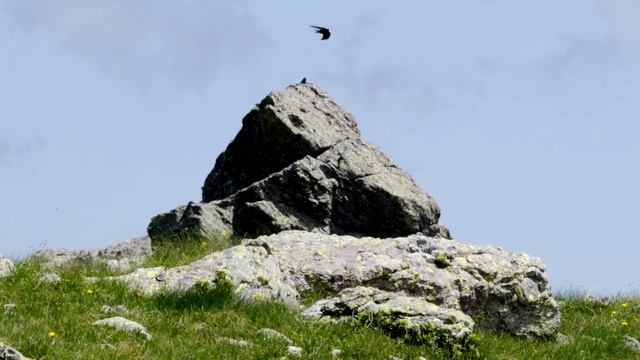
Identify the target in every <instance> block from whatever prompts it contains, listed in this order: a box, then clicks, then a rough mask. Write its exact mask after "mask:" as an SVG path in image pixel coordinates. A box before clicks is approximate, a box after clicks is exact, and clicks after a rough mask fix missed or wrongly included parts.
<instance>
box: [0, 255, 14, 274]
mask: <svg viewBox="0 0 640 360" xmlns="http://www.w3.org/2000/svg"><path fill="white" fill-rule="evenodd" d="M15 268H16V267H15V266H14V265H13V261H11V260H9V258H7V257H5V256H4V255H2V253H0V278H3V277H5V276H9V274H11V273H12V272H13V270H15Z"/></svg>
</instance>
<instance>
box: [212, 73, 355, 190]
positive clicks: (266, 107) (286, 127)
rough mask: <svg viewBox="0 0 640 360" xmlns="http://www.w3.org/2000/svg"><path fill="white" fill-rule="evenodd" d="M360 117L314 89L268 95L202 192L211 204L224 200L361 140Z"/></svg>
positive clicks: (299, 87) (247, 119) (222, 156)
mask: <svg viewBox="0 0 640 360" xmlns="http://www.w3.org/2000/svg"><path fill="white" fill-rule="evenodd" d="M359 138H360V130H359V129H358V125H357V123H356V121H355V119H354V117H353V116H352V115H351V114H349V113H348V112H346V111H345V110H343V109H342V108H341V107H340V106H339V105H338V104H337V103H336V102H335V101H333V99H331V98H330V97H329V95H327V94H326V93H325V92H324V91H322V90H321V89H320V88H318V87H317V86H315V85H312V84H298V85H290V86H288V87H287V88H286V89H284V90H280V91H274V92H271V93H270V94H269V95H267V96H266V97H265V98H264V99H263V100H262V101H261V102H260V103H259V104H258V105H256V106H255V107H254V108H253V109H252V110H251V111H250V112H249V113H248V114H247V115H246V116H245V117H244V119H243V120H242V129H241V130H240V132H239V133H238V134H237V135H236V137H235V139H234V140H233V141H232V142H231V143H230V144H229V146H228V147H227V149H226V150H225V151H224V152H223V153H222V154H220V156H218V159H217V160H216V164H215V167H214V168H213V170H212V171H211V173H210V174H209V176H207V179H206V181H205V183H204V186H203V187H202V200H203V201H205V202H208V201H213V200H218V199H222V198H224V197H226V196H229V195H231V194H233V193H234V192H236V191H237V190H239V189H241V188H243V187H245V186H248V185H250V184H252V183H253V182H255V181H258V180H260V179H262V178H265V177H267V176H268V175H269V174H271V173H274V172H276V171H279V170H282V169H283V168H285V167H286V166H288V165H290V164H292V163H293V162H295V161H297V160H300V159H302V158H303V157H305V156H308V155H309V156H316V155H318V154H319V153H321V152H323V151H325V150H326V149H328V148H330V147H332V146H334V145H335V144H337V143H338V142H340V141H343V140H346V139H359Z"/></svg>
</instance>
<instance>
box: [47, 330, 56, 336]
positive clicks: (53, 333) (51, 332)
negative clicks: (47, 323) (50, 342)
mask: <svg viewBox="0 0 640 360" xmlns="http://www.w3.org/2000/svg"><path fill="white" fill-rule="evenodd" d="M48 335H49V337H54V336H56V332H55V331H49V334H48Z"/></svg>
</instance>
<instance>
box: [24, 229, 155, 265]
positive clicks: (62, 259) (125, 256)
mask: <svg viewBox="0 0 640 360" xmlns="http://www.w3.org/2000/svg"><path fill="white" fill-rule="evenodd" d="M150 254H151V239H150V238H149V237H148V236H143V237H139V238H135V239H133V240H129V241H124V242H121V243H117V244H114V245H110V246H107V247H106V248H104V249H98V250H40V251H38V252H36V253H35V254H34V257H35V258H36V259H38V260H40V261H42V263H43V264H44V266H45V267H48V268H55V267H59V266H64V265H67V264H72V263H96V262H98V263H105V264H107V266H108V267H109V268H110V269H113V270H128V268H129V266H130V265H132V264H136V263H140V262H142V260H144V259H145V258H146V257H147V256H149V255H150Z"/></svg>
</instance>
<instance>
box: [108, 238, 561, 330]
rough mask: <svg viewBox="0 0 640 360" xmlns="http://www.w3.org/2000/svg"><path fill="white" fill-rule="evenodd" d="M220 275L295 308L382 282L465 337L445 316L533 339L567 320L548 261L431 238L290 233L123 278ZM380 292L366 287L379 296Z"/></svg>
mask: <svg viewBox="0 0 640 360" xmlns="http://www.w3.org/2000/svg"><path fill="white" fill-rule="evenodd" d="M221 274H222V275H224V277H226V278H227V279H228V280H229V281H231V282H232V283H233V284H235V285H236V286H237V292H238V295H239V296H241V297H243V298H247V299H252V300H259V299H280V300H282V301H283V302H285V303H287V304H291V305H295V306H298V305H299V304H300V301H301V300H302V299H303V298H304V297H305V296H307V295H308V294H311V293H314V292H315V291H317V290H323V291H327V292H329V293H332V294H338V293H339V292H340V291H343V290H345V289H351V288H358V287H359V286H366V287H367V289H369V288H374V289H377V290H381V291H384V292H385V293H382V294H383V295H381V296H383V297H385V296H386V297H388V299H387V300H385V301H387V303H392V302H394V301H395V302H402V303H406V304H411V306H413V309H414V310H412V311H413V312H410V311H409V312H406V313H405V314H404V315H403V316H409V315H411V316H413V317H415V318H420V319H427V318H429V317H433V318H436V319H440V320H442V322H443V323H445V324H446V325H447V326H442V327H441V329H442V330H443V331H448V332H450V333H452V335H453V334H465V332H464V331H462V330H460V329H465V328H467V327H469V324H468V320H467V318H466V317H462V316H460V318H461V319H464V320H461V322H460V323H458V324H453V323H451V322H450V319H453V318H455V317H448V318H447V319H449V320H446V321H445V320H444V319H443V318H442V317H439V316H440V315H438V314H452V312H450V311H449V310H455V311H460V312H462V313H464V314H466V315H468V316H469V317H470V318H472V319H473V320H474V321H475V323H476V325H477V326H480V327H484V328H489V329H495V330H502V331H506V332H508V333H511V334H515V335H523V336H531V337H548V336H552V335H554V334H555V332H556V331H557V329H558V326H559V323H560V312H559V309H558V305H557V304H556V302H555V300H554V299H553V298H552V297H551V292H550V289H549V286H548V282H547V278H546V274H545V267H544V265H543V264H542V262H541V261H540V259H538V258H532V257H529V256H527V255H526V254H517V253H510V252H507V251H504V250H502V249H500V248H495V247H490V246H471V245H468V244H466V243H462V242H458V241H454V240H446V239H435V238H431V237H427V236H424V235H411V236H408V237H397V238H385V239H381V238H372V237H361V238H357V237H353V236H338V235H326V234H321V233H311V232H305V231H285V232H281V233H279V234H276V235H270V236H261V237H259V238H257V239H250V240H246V241H244V242H243V244H242V245H238V246H235V247H232V248H229V249H226V250H224V251H220V252H216V253H213V254H210V255H208V256H205V257H204V258H202V259H200V260H198V261H195V262H193V263H191V264H189V265H185V266H179V267H176V268H171V269H165V268H163V267H157V268H149V269H138V270H137V271H135V272H133V273H130V274H127V275H123V276H120V277H116V279H119V280H122V281H124V282H125V283H126V284H128V286H129V287H130V288H132V289H134V290H136V291H138V292H140V293H141V294H144V295H152V294H156V293H158V292H159V291H162V290H169V291H185V290H188V289H190V288H192V287H193V286H194V285H196V284H197V283H200V282H204V283H209V284H216V283H217V281H219V279H220V275H221ZM377 290H367V291H371V292H373V294H374V295H376V296H377V295H378V292H377ZM387 293H398V294H396V295H394V296H391V295H388V294H387ZM343 295H344V293H342V295H339V296H343ZM397 296H401V298H398V297H397ZM411 297H415V300H412V299H410V298H411ZM394 299H395V300H394ZM399 299H401V300H399ZM340 301H343V299H340ZM358 301H360V300H358ZM334 303H335V301H334ZM431 304H432V305H433V306H435V308H434V307H432V306H431ZM349 306H350V307H351V308H352V309H354V311H360V310H362V309H365V310H366V311H371V307H367V306H365V307H362V306H359V305H353V304H352V305H349ZM381 306H382V305H381ZM385 306H386V305H385ZM438 308H442V309H438ZM415 309H422V310H419V311H418V310H415ZM425 309H426V310H425ZM396 314H397V313H396ZM434 314H436V315H434ZM340 316H342V315H340ZM447 321H448V322H447ZM434 326H438V324H437V322H436V324H434ZM461 331H462V332H461Z"/></svg>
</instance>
